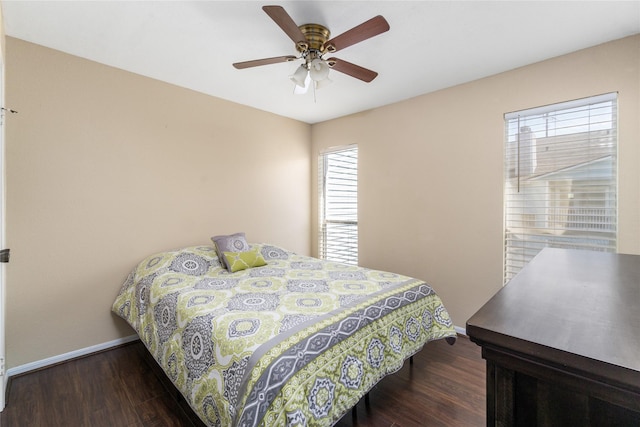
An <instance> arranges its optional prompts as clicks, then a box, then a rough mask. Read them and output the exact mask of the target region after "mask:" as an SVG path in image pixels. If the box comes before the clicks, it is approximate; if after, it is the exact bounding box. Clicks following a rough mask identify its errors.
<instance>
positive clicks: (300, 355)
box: [113, 245, 455, 426]
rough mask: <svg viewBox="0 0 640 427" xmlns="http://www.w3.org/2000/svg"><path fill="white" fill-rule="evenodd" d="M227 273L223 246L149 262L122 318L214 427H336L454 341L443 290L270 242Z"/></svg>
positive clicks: (121, 298)
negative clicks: (393, 376) (401, 372)
mask: <svg viewBox="0 0 640 427" xmlns="http://www.w3.org/2000/svg"><path fill="white" fill-rule="evenodd" d="M253 247H258V248H259V250H260V252H261V254H262V255H263V257H264V258H265V260H266V262H267V265H266V266H264V267H257V268H251V269H247V270H242V271H239V272H236V273H228V272H227V271H226V270H225V269H223V268H222V267H221V265H220V262H219V260H218V258H217V256H216V253H215V250H214V249H213V247H212V246H211V247H209V246H203V247H189V248H185V249H180V250H176V251H172V252H165V253H161V254H156V255H153V256H150V257H148V258H147V259H145V260H143V261H142V262H141V263H140V264H139V265H138V266H137V267H136V268H135V269H134V270H133V271H132V272H131V274H130V275H129V276H128V277H127V279H126V281H125V283H124V285H123V286H122V289H121V291H120V293H119V295H118V297H117V298H116V301H115V302H114V304H113V311H114V312H115V313H117V314H118V315H120V316H121V317H122V318H124V319H125V320H126V321H127V322H128V323H129V324H130V325H131V326H132V327H133V328H134V329H135V330H136V332H137V333H138V335H139V336H140V337H141V339H142V341H143V342H144V344H145V345H146V346H147V348H148V349H149V351H150V352H151V354H152V355H153V356H154V358H155V359H156V360H157V361H158V363H159V364H160V366H161V367H162V368H163V369H164V370H165V372H166V373H167V376H168V377H169V378H170V379H171V381H172V382H173V383H174V384H175V385H176V387H177V388H178V389H179V390H180V391H181V392H182V394H183V395H184V396H185V398H186V400H187V402H188V403H189V404H190V405H191V407H192V408H193V409H194V411H195V412H196V413H197V414H198V415H199V416H200V418H201V419H202V420H203V421H204V422H205V423H206V424H207V425H210V426H258V425H260V426H273V425H283V426H284V425H287V426H289V425H291V426H294V425H296V426H298V425H332V424H333V423H335V422H336V421H337V420H339V419H340V417H341V416H342V415H343V414H344V413H345V412H346V411H348V410H349V408H351V407H352V406H353V405H355V404H356V403H357V402H358V400H359V399H360V398H361V397H362V396H363V395H364V394H365V393H366V392H367V391H368V390H369V389H370V388H371V387H373V386H374V385H375V384H376V383H377V382H378V381H379V380H380V379H381V378H383V377H384V376H385V375H387V374H389V373H392V372H395V371H396V370H398V369H399V368H400V367H401V366H402V364H403V362H404V360H405V359H406V358H407V357H409V356H410V355H412V354H414V353H416V352H417V351H419V350H420V349H421V348H422V346H423V345H424V344H425V343H426V342H427V341H430V340H433V339H440V338H445V337H449V336H455V331H454V329H453V326H452V323H451V320H450V318H449V314H448V313H447V311H446V309H445V308H444V306H443V305H442V302H441V300H440V298H439V297H438V296H437V295H436V294H435V292H434V291H433V289H432V288H431V287H429V286H428V285H427V284H425V283H424V282H422V281H419V280H417V279H412V278H409V277H406V276H402V275H398V274H394V273H388V272H382V271H377V270H370V269H364V268H359V267H355V266H350V265H345V264H339V263H332V262H326V261H320V260H317V259H315V258H309V257H305V256H300V255H297V254H295V253H292V252H288V251H285V250H284V249H281V248H278V247H275V246H271V245H253Z"/></svg>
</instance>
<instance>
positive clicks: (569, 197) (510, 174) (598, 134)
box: [504, 93, 618, 282]
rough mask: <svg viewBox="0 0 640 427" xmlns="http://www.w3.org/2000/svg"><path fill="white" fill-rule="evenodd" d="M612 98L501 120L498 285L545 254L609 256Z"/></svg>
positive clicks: (613, 219) (613, 202)
mask: <svg viewBox="0 0 640 427" xmlns="http://www.w3.org/2000/svg"><path fill="white" fill-rule="evenodd" d="M617 127H618V125H617V94H615V93H612V94H606V95H600V96H597V97H592V98H585V99H580V100H576V101H571V102H567V103H561V104H555V105H549V106H545V107H540V108H535V109H531V110H525V111H519V112H514V113H509V114H506V115H505V133H506V136H505V141H506V142H505V145H506V147H505V161H504V164H505V182H504V204H505V206H504V212H505V219H504V239H505V254H504V280H505V282H507V281H508V280H510V279H511V278H512V277H513V276H515V275H516V274H517V273H518V272H519V271H520V269H522V267H524V266H525V265H526V264H527V263H528V262H529V261H530V260H531V259H532V258H533V257H534V256H535V255H536V254H538V252H539V251H540V250H542V249H543V248H545V247H556V248H572V249H587V250H596V251H604V252H615V251H616V241H617V146H618V137H617Z"/></svg>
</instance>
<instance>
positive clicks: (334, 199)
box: [318, 145, 358, 265]
mask: <svg viewBox="0 0 640 427" xmlns="http://www.w3.org/2000/svg"><path fill="white" fill-rule="evenodd" d="M354 156H355V165H354V164H353V163H354V161H353V157H354ZM341 157H342V159H343V160H344V161H345V162H342V161H341V160H339V159H340V158H341ZM345 168H346V170H345ZM349 168H351V169H352V170H349ZM357 186H358V146H357V145H348V146H342V147H332V148H330V149H327V150H324V151H322V152H321V153H320V155H319V156H318V195H319V200H318V208H319V215H318V218H319V224H318V257H319V258H321V259H326V260H329V261H337V262H342V263H346V264H353V265H357V264H358V213H357V194H358V189H357Z"/></svg>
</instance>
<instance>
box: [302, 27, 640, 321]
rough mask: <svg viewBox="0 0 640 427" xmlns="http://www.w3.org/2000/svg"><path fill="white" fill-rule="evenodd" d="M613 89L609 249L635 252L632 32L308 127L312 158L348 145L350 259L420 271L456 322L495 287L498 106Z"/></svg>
mask: <svg viewBox="0 0 640 427" xmlns="http://www.w3.org/2000/svg"><path fill="white" fill-rule="evenodd" d="M469 66H473V64H469ZM615 91H617V92H619V98H618V100H619V103H618V105H619V244H618V251H619V252H622V253H634V254H640V35H638V36H635V37H630V38H626V39H622V40H618V41H615V42H611V43H607V44H604V45H601V46H597V47H593V48H590V49H586V50H583V51H579V52H576V53H572V54H570V55H566V56H562V57H558V58H555V59H552V60H548V61H545V62H541V63H538V64H534V65H530V66H527V67H524V68H520V69H517V70H513V71H510V72H506V73H503V74H499V75H496V76H493V77H489V78H485V79H482V80H478V81H474V82H471V83H469V84H464V85H460V86H457V87H453V88H450V89H446V90H442V91H439V92H436V93H432V94H427V95H424V96H420V97H417V98H414V99H411V100H408V101H405V102H400V103H397V104H394V105H390V106H386V107H382V108H378V109H375V110H372V111H368V112H364V113H361V114H356V115H353V116H349V117H344V118H340V119H336V120H332V121H328V122H324V123H320V124H317V125H314V126H313V127H312V143H313V145H312V156H313V157H312V158H315V157H317V153H318V152H319V151H320V150H321V149H323V148H326V147H329V146H333V145H342V144H352V143H357V144H358V146H359V183H358V185H359V189H358V194H359V200H358V203H359V241H360V245H359V252H360V261H361V265H363V266H367V267H372V268H377V269H383V270H391V271H395V272H399V273H404V274H407V275H410V276H414V277H418V278H421V279H424V280H426V281H427V282H429V283H430V284H431V285H432V286H433V287H434V288H435V289H436V291H437V292H438V293H439V294H440V295H441V297H442V298H443V300H444V303H445V305H446V306H447V308H448V309H449V311H450V313H451V315H452V317H453V320H454V323H455V324H456V325H458V326H462V327H464V325H465V323H466V321H467V319H468V318H469V317H470V316H471V315H472V314H473V313H475V311H476V310H477V309H478V308H479V307H481V306H482V304H484V303H485V302H486V301H487V300H488V299H489V298H490V297H491V296H492V295H493V294H494V293H495V292H496V291H498V290H499V289H500V287H501V285H502V248H503V236H502V225H503V210H502V188H503V187H502V182H503V141H504V129H503V126H504V122H503V114H504V113H507V112H511V111H516V110H520V109H526V108H529V107H536V106H541V105H546V104H551V103H556V102H561V101H567V100H572V99H577V98H583V97H587V96H591V95H598V94H602V93H606V92H615ZM316 168H317V165H316V162H312V189H313V190H312V191H314V192H315V191H316V190H315V189H316V188H317V183H316V176H317V171H316ZM315 200H316V194H314V195H313V197H312V209H311V213H312V216H313V219H312V224H313V225H314V226H315V224H317V204H316V203H315ZM316 236H317V230H316V229H315V228H314V231H313V234H312V247H313V248H316V247H317V244H316V243H317V242H316V240H317V239H316Z"/></svg>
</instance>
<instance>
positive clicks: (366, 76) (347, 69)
mask: <svg viewBox="0 0 640 427" xmlns="http://www.w3.org/2000/svg"><path fill="white" fill-rule="evenodd" d="M327 62H328V63H329V66H330V67H331V68H333V69H334V70H336V71H340V72H341V73H345V74H348V75H350V76H351V77H355V78H356V79H360V80H362V81H363V82H367V83H369V82H371V80H373V79H375V78H376V77H377V76H378V73H376V72H375V71H371V70H368V69H366V68H364V67H361V66H359V65H356V64H352V63H351V62H347V61H344V60H342V59H338V58H329V59H327Z"/></svg>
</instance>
